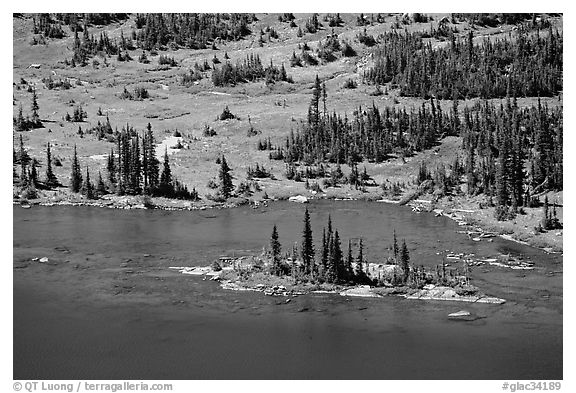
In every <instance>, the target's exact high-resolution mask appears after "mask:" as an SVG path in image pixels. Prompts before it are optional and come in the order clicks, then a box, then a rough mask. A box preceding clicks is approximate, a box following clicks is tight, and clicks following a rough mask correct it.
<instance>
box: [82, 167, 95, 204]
mask: <svg viewBox="0 0 576 393" xmlns="http://www.w3.org/2000/svg"><path fill="white" fill-rule="evenodd" d="M82 195H84V196H85V197H86V198H88V199H94V185H93V184H92V182H91V181H90V171H89V170H88V167H86V177H85V178H84V184H82Z"/></svg>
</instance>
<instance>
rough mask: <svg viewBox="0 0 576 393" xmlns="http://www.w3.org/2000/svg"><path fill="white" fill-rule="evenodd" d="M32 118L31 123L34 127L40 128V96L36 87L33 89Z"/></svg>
mask: <svg viewBox="0 0 576 393" xmlns="http://www.w3.org/2000/svg"><path fill="white" fill-rule="evenodd" d="M31 109H32V118H31V120H30V121H31V125H32V128H39V127H42V122H41V121H40V115H38V110H39V109H40V107H39V106H38V96H37V95H36V89H33V90H32V108H31Z"/></svg>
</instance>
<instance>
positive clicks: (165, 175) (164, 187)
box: [160, 148, 173, 197]
mask: <svg viewBox="0 0 576 393" xmlns="http://www.w3.org/2000/svg"><path fill="white" fill-rule="evenodd" d="M172 190H173V185H172V171H171V169H170V160H169V159H168V148H166V150H164V164H163V167H162V174H161V175H160V193H161V194H162V196H166V197H170V196H172Z"/></svg>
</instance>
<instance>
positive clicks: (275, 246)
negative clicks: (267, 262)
mask: <svg viewBox="0 0 576 393" xmlns="http://www.w3.org/2000/svg"><path fill="white" fill-rule="evenodd" d="M270 250H271V251H272V274H275V275H278V276H279V275H280V274H281V273H282V272H281V268H280V253H281V252H282V245H281V244H280V241H278V229H277V228H276V224H274V227H273V228H272V236H271V237H270Z"/></svg>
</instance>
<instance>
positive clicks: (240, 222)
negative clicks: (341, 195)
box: [13, 201, 563, 380]
mask: <svg viewBox="0 0 576 393" xmlns="http://www.w3.org/2000/svg"><path fill="white" fill-rule="evenodd" d="M304 208H305V207H304V206H303V205H299V204H293V203H289V202H277V203H273V204H270V206H269V207H262V208H259V209H252V208H250V207H240V208H235V209H223V210H204V211H192V212H187V211H186V212H169V211H150V210H131V211H124V210H112V209H102V208H88V207H36V206H35V207H33V208H32V209H22V208H20V207H18V206H15V207H14V210H13V213H14V228H13V230H14V262H13V263H14V268H15V269H14V378H15V379H49V378H57V379H74V378H82V379H212V378H213V379H274V378H279V379H293V378H297V379H532V380H533V379H561V378H562V364H563V362H562V314H563V307H562V274H561V273H558V272H559V271H562V257H561V256H560V255H549V254H546V253H544V252H542V251H540V250H536V249H533V248H530V247H526V246H522V245H519V244H516V243H513V242H509V241H505V240H502V239H499V238H495V239H494V241H493V242H491V243H489V242H486V241H482V242H473V241H471V240H469V239H468V238H467V237H466V236H465V235H461V234H457V233H456V231H457V230H459V229H461V228H459V227H458V226H457V225H456V224H455V223H454V222H452V221H451V220H449V219H447V218H445V217H434V216H433V215H432V214H424V213H422V214H414V213H412V212H411V211H410V209H409V208H406V207H399V206H396V205H388V204H382V203H374V202H372V203H370V202H358V201H314V202H313V203H311V204H309V205H308V208H309V210H310V214H311V220H312V229H313V232H314V240H315V243H316V245H317V247H318V244H319V242H320V240H321V233H322V227H323V226H325V225H326V221H327V218H328V214H331V215H332V220H333V224H334V226H335V228H337V229H338V230H339V232H340V237H341V239H342V243H343V249H344V251H345V250H346V245H347V240H348V238H350V237H353V238H354V239H358V238H360V237H361V238H362V239H363V240H364V244H365V248H366V250H365V255H367V258H368V259H369V260H370V261H377V260H382V258H384V257H386V256H387V255H389V253H390V250H389V246H390V244H391V239H392V232H393V230H394V229H395V230H396V233H397V236H398V239H399V240H400V241H401V240H402V239H406V242H407V245H408V248H409V250H410V256H411V259H412V261H413V262H414V263H417V264H419V265H420V264H423V265H428V266H434V265H436V264H439V263H441V261H442V259H441V256H439V255H438V254H437V253H439V252H445V251H446V250H450V251H453V252H465V253H475V254H476V255H477V256H479V257H481V256H484V257H489V256H494V255H497V254H499V253H512V254H515V255H521V256H522V257H523V258H526V259H529V260H530V261H532V262H534V263H535V267H536V269H535V270H530V271H522V270H518V271H514V270H510V269H504V268H498V267H484V266H482V267H476V268H474V270H473V272H472V278H473V283H474V284H476V285H477V286H479V287H480V288H481V290H482V291H484V292H485V293H487V294H489V295H492V296H497V297H501V298H504V299H506V300H507V302H506V303H505V304H503V305H481V304H466V303H454V302H425V301H416V300H406V299H402V298H384V299H358V298H353V299H350V298H344V297H340V296H337V295H308V296H300V297H297V298H294V299H293V300H292V301H291V302H290V303H288V304H285V303H284V300H285V299H284V298H273V297H268V296H264V295H263V294H260V293H237V292H233V291H224V290H222V289H220V288H219V287H218V285H217V284H216V283H214V282H210V281H202V279H201V278H198V277H192V276H185V275H180V274H178V273H176V272H173V271H170V269H168V267H169V266H193V265H206V264H209V263H210V262H212V261H213V260H214V259H216V258H218V257H219V256H221V255H232V254H234V255H242V254H250V253H255V252H259V251H260V250H261V249H262V246H264V245H266V244H267V243H268V239H269V236H270V233H271V230H272V226H273V225H274V224H276V225H277V226H278V231H279V235H280V241H281V242H282V245H283V247H284V249H286V250H289V249H291V247H292V244H294V243H295V242H299V240H300V236H301V231H302V219H303V215H304ZM345 252H346V251H345ZM43 256H47V257H48V258H49V259H50V263H47V264H46V263H38V262H31V258H33V257H43ZM552 272H556V273H555V274H552ZM461 309H466V310H470V311H473V312H475V313H477V314H478V315H481V316H483V317H484V318H482V319H478V320H476V321H473V322H463V321H450V320H448V319H447V315H448V314H449V313H451V312H455V311H459V310H461Z"/></svg>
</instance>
